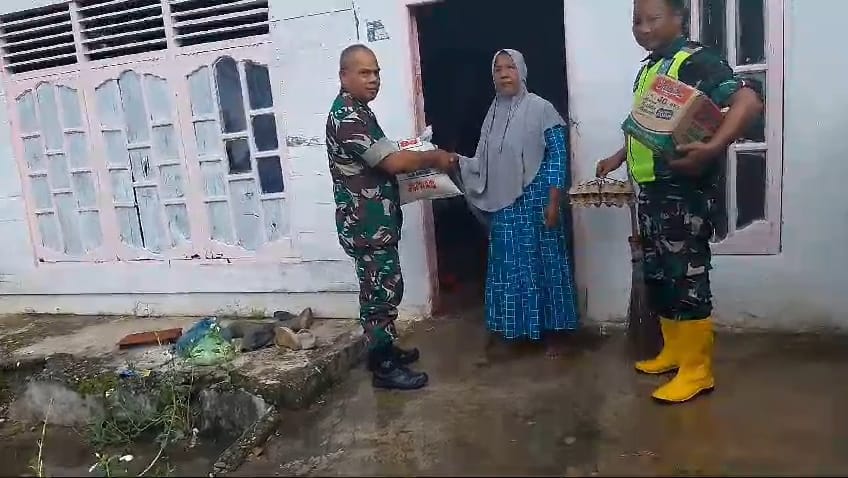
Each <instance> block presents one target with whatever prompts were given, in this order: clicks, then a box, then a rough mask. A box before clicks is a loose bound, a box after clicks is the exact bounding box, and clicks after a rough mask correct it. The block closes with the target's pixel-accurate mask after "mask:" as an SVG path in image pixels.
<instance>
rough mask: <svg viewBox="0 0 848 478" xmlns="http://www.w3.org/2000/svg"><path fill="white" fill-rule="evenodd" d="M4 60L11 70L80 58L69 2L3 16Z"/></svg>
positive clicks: (39, 67) (68, 62) (0, 21)
mask: <svg viewBox="0 0 848 478" xmlns="http://www.w3.org/2000/svg"><path fill="white" fill-rule="evenodd" d="M0 38H2V40H3V63H4V64H5V66H6V69H7V70H8V71H9V72H11V73H23V72H26V71H35V70H43V69H45V68H52V67H55V66H64V65H72V64H74V63H76V62H77V52H76V46H75V45H74V33H73V27H72V25H71V14H70V11H69V8H68V4H67V3H63V4H59V5H51V6H49V7H43V8H35V9H32V10H26V11H23V12H15V13H9V14H7V15H3V16H0Z"/></svg>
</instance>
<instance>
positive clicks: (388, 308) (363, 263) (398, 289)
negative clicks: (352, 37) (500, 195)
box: [326, 45, 456, 389]
mask: <svg viewBox="0 0 848 478" xmlns="http://www.w3.org/2000/svg"><path fill="white" fill-rule="evenodd" d="M379 73H380V69H379V65H378V64H377V59H376V57H375V56H374V53H373V52H372V51H371V50H370V49H368V48H367V47H365V46H363V45H353V46H350V47H348V48H346V49H345V50H344V51H343V52H342V54H341V58H340V61H339V77H340V79H341V83H342V88H341V91H340V93H339V95H338V96H337V97H336V99H335V101H333V106H332V107H331V109H330V114H329V116H328V118H327V138H326V141H327V155H328V157H329V161H330V173H331V175H332V178H333V194H334V196H335V201H336V228H337V230H338V234H339V243H340V244H341V246H342V247H343V248H344V250H345V252H346V253H347V254H348V255H349V256H350V257H352V258H353V259H354V262H355V264H356V274H357V277H358V279H359V305H360V312H359V314H360V320H361V322H362V325H363V327H364V329H365V332H366V337H367V339H368V348H369V352H368V367H369V369H370V370H371V371H372V372H373V383H374V386H376V387H381V388H397V389H415V388H420V387H423V386H424V385H426V384H427V380H428V379H427V374H426V373H418V372H413V371H411V370H409V369H408V368H406V365H409V364H410V363H412V362H415V361H416V360H417V359H418V355H419V353H418V350H417V349H413V350H408V351H407V350H402V349H400V348H398V347H397V346H395V345H394V338H395V332H394V325H393V323H394V320H395V319H396V318H397V307H398V304H400V301H401V298H402V297H403V276H402V275H401V269H400V259H399V257H398V242H399V241H400V231H401V225H402V215H401V208H400V195H399V190H398V183H397V180H396V178H395V175H396V174H398V173H407V172H412V171H415V170H418V169H424V168H433V167H437V168H440V169H443V170H450V169H451V168H453V167H454V164H455V162H456V158H455V156H454V155H452V154H450V153H447V152H445V151H441V150H436V151H427V152H414V151H400V150H399V149H398V146H397V143H396V142H393V141H390V140H389V139H387V138H386V135H385V134H384V133H383V130H382V129H381V128H380V125H379V124H378V122H377V118H376V116H375V115H374V112H373V111H371V109H370V108H369V107H368V103H370V102H371V101H373V100H374V99H375V98H376V96H377V93H378V91H379V88H380V74H379Z"/></svg>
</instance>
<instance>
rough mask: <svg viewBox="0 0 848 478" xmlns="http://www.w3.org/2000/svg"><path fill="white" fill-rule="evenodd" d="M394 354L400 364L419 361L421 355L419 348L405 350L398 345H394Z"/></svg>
mask: <svg viewBox="0 0 848 478" xmlns="http://www.w3.org/2000/svg"><path fill="white" fill-rule="evenodd" d="M392 355H393V356H394V358H395V361H396V362H397V363H399V364H400V365H410V364H413V363H415V362H417V361H418V358H419V357H420V356H421V354H420V353H419V352H418V349H417V348H411V349H409V350H404V349H402V348H400V347H398V346H396V345H392Z"/></svg>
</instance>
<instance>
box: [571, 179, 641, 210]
mask: <svg viewBox="0 0 848 478" xmlns="http://www.w3.org/2000/svg"><path fill="white" fill-rule="evenodd" d="M568 199H569V201H570V202H571V205H573V206H575V207H601V206H606V207H626V206H629V205H631V204H633V201H634V199H635V195H634V193H633V187H632V186H630V184H629V183H628V182H626V181H619V180H616V179H612V178H598V179H593V180H591V181H586V182H583V183H580V184H577V185H575V186H573V187H572V188H571V189H569V190H568Z"/></svg>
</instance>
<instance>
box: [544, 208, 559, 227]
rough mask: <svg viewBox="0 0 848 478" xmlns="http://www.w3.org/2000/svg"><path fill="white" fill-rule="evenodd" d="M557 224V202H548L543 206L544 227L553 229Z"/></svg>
mask: <svg viewBox="0 0 848 478" xmlns="http://www.w3.org/2000/svg"><path fill="white" fill-rule="evenodd" d="M557 226H559V203H553V202H552V203H550V204H548V207H546V208H545V227H547V228H548V229H553V228H555V227H557Z"/></svg>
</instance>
